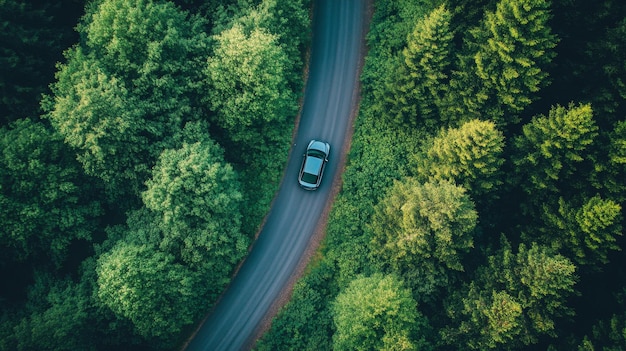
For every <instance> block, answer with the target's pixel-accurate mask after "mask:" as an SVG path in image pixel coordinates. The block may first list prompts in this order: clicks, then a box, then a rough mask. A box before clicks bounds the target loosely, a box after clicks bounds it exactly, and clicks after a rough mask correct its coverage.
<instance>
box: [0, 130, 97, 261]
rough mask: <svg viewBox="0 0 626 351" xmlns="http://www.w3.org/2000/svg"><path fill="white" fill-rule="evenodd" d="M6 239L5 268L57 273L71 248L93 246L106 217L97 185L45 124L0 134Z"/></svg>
mask: <svg viewBox="0 0 626 351" xmlns="http://www.w3.org/2000/svg"><path fill="white" fill-rule="evenodd" d="M0 150H1V151H0V189H1V190H2V192H1V193H0V223H2V229H0V238H1V241H0V242H1V245H2V252H3V255H2V260H1V264H2V266H3V267H7V266H8V265H10V264H11V263H12V262H24V261H30V262H33V263H34V264H35V265H40V264H45V263H46V262H52V263H53V264H54V266H56V267H57V268H58V267H60V266H61V265H62V264H63V262H64V261H65V260H66V258H67V254H68V249H69V246H70V245H71V244H72V243H74V242H76V241H78V240H85V241H89V240H91V239H92V234H93V232H94V231H95V230H96V225H97V219H98V217H99V215H100V214H101V212H102V210H101V208H100V203H99V202H98V201H97V200H95V198H94V197H95V196H96V195H97V194H98V192H97V190H98V188H97V182H94V184H93V185H89V184H88V182H89V178H87V177H85V176H84V175H83V174H82V173H81V168H80V165H79V164H78V163H77V162H76V161H75V160H73V158H72V154H71V151H70V150H69V148H67V147H66V145H64V144H63V141H62V138H61V137H60V136H59V135H58V134H57V133H55V132H54V131H51V130H50V129H49V128H47V127H46V126H45V125H44V124H42V123H40V122H33V121H32V120H30V119H24V120H18V121H15V122H14V123H12V124H11V125H10V126H9V127H8V128H6V127H5V128H1V129H0Z"/></svg>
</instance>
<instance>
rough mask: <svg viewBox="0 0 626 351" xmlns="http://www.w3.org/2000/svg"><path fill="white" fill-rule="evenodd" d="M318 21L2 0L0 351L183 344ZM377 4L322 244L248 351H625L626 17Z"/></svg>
mask: <svg viewBox="0 0 626 351" xmlns="http://www.w3.org/2000/svg"><path fill="white" fill-rule="evenodd" d="M310 5H311V4H310V1H308V0H214V1H200V0H177V1H175V2H171V1H156V0H92V1H87V2H84V1H79V0H62V1H60V2H54V3H49V4H46V2H41V4H34V3H32V4H30V3H24V2H20V1H17V0H0V21H1V22H0V23H1V24H2V29H3V31H2V33H1V34H0V36H2V40H1V41H0V49H1V50H2V54H1V55H0V60H2V63H3V64H2V65H0V72H2V73H1V74H0V88H1V89H2V90H1V96H2V100H1V101H0V113H1V114H2V119H0V124H1V125H0V143H1V145H0V152H1V154H0V189H1V191H0V223H1V224H2V229H1V230H0V249H1V250H2V255H1V256H0V274H1V277H0V278H1V279H2V281H3V282H4V284H2V287H1V288H0V305H1V319H0V326H1V328H0V349H2V350H109V349H116V350H124V349H129V350H140V349H146V350H147V349H176V348H177V347H178V346H179V345H180V344H181V343H182V342H183V341H184V339H185V338H186V337H187V336H188V335H189V334H190V333H191V332H192V330H193V328H194V326H195V325H196V323H197V322H198V321H199V320H200V319H202V317H203V316H204V314H205V313H206V311H207V310H208V309H209V308H210V302H211V301H214V300H215V299H216V297H217V296H218V294H219V293H220V291H221V290H222V289H223V287H224V286H225V285H226V284H227V283H228V280H229V277H230V275H231V273H232V270H233V269H234V267H235V266H236V265H237V263H238V262H239V261H240V260H241V259H242V258H243V257H244V256H245V254H246V252H247V249H248V247H249V244H250V243H251V241H252V240H253V238H254V234H255V233H256V231H257V229H258V225H259V223H260V222H261V221H262V218H263V216H264V214H265V213H266V212H267V210H268V208H269V205H270V202H271V199H272V196H273V194H274V192H275V191H276V189H277V187H278V183H279V182H280V177H281V176H282V171H283V168H284V161H285V159H286V157H287V154H288V150H289V146H290V141H291V140H290V136H291V132H292V130H293V126H294V125H293V124H294V123H293V122H294V118H295V116H296V114H297V110H298V101H299V98H300V94H301V91H302V80H303V79H302V78H303V65H304V61H305V59H306V56H305V55H306V49H307V46H308V40H309V35H310V33H309V27H310V16H309V15H310V13H309V10H310ZM373 6H374V9H373V10H374V12H373V18H372V20H371V27H370V31H369V34H368V37H367V41H368V47H369V51H368V53H367V57H366V60H365V66H364V68H363V74H362V78H361V83H362V100H361V105H360V111H359V115H358V117H357V120H356V125H355V134H354V138H353V141H352V148H351V150H350V154H349V161H348V165H347V167H346V170H345V173H344V175H343V188H342V191H341V193H340V194H339V196H338V198H337V199H336V201H335V204H334V206H333V210H332V213H331V218H330V220H329V224H328V228H327V235H326V239H325V241H324V243H323V245H322V248H321V249H320V251H319V254H318V256H317V257H316V259H315V261H314V262H313V263H311V265H310V267H309V269H308V271H307V274H306V275H305V276H304V277H303V278H302V279H301V280H300V281H299V282H298V283H297V284H296V286H295V288H294V291H293V295H292V299H291V301H290V303H289V304H288V305H287V306H285V307H284V308H283V309H282V311H281V312H280V313H279V315H278V316H277V318H276V319H275V320H274V322H273V324H272V327H271V329H270V330H269V332H268V333H267V334H266V335H264V337H263V338H262V340H261V341H260V342H259V343H258V345H257V346H256V348H257V349H258V350H370V349H371V350H378V349H386V350H391V349H394V350H468V349H469V350H484V349H495V350H580V351H583V350H584V351H591V350H596V351H599V350H602V351H616V350H626V271H624V267H626V253H624V251H623V250H622V248H623V247H624V244H625V242H624V241H625V240H626V239H625V238H624V236H623V227H624V224H625V223H624V218H625V214H626V210H625V209H624V204H625V203H626V202H625V201H626V118H625V116H626V85H625V84H626V83H625V82H626V4H624V3H623V1H621V0H604V1H584V0H553V1H545V0H499V1H497V0H475V1H468V0H447V1H446V0H394V1H383V0H378V1H374V2H373ZM235 43H236V44H237V45H234V44H235ZM57 62H58V63H57ZM270 62H271V63H272V64H268V63H270ZM270 149H271V150H273V153H274V154H277V155H282V157H280V156H279V157H277V158H276V159H273V160H272V159H267V158H258V157H254V156H255V155H258V154H259V153H262V152H264V151H265V150H270ZM267 162H272V163H267ZM252 176H254V182H252ZM259 177H260V179H262V181H259ZM259 184H263V185H264V187H263V188H259Z"/></svg>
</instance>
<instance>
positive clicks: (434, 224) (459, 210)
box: [370, 178, 478, 299]
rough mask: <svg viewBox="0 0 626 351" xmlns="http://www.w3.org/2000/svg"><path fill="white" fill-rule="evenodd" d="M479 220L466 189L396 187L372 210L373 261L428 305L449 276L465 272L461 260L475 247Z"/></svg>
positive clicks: (438, 184)
mask: <svg viewBox="0 0 626 351" xmlns="http://www.w3.org/2000/svg"><path fill="white" fill-rule="evenodd" d="M477 217H478V215H477V214H476V211H475V210H474V204H473V203H472V201H471V200H470V198H469V196H467V194H466V193H465V189H463V188H461V187H459V186H456V185H454V184H453V183H450V182H448V181H439V182H436V183H425V184H419V183H417V181H415V180H414V179H411V178H409V179H407V180H405V181H404V182H397V183H396V184H395V185H394V186H393V187H392V189H391V190H390V191H389V193H388V195H387V196H386V197H385V198H384V199H383V200H382V201H381V202H380V203H379V204H377V205H376V207H375V208H374V214H373V215H372V219H371V221H370V229H371V230H372V232H373V238H372V244H371V247H372V252H373V255H374V256H375V257H376V258H377V259H378V260H379V261H380V262H381V263H382V265H383V266H384V267H388V269H390V270H391V271H393V272H397V273H399V274H400V275H401V276H402V277H404V278H405V280H406V281H407V283H408V285H409V286H410V287H411V288H412V289H413V291H414V292H415V293H416V294H417V296H419V298H420V299H428V298H429V297H430V296H432V295H433V293H434V292H435V291H436V290H437V289H438V288H441V287H443V286H445V285H446V284H447V283H448V276H449V275H450V272H451V271H463V265H462V264H461V258H462V256H461V255H462V254H463V253H465V252H468V251H469V249H470V248H472V246H473V237H472V233H473V229H474V227H475V226H476V222H477Z"/></svg>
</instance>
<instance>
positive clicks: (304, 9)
mask: <svg viewBox="0 0 626 351" xmlns="http://www.w3.org/2000/svg"><path fill="white" fill-rule="evenodd" d="M309 11H310V0H288V1H278V0H263V1H261V2H260V4H259V5H258V6H257V7H255V8H254V9H253V10H252V11H250V13H248V14H247V15H246V16H243V17H241V18H239V19H237V20H236V23H240V24H241V25H243V27H244V31H253V30H254V29H255V28H259V29H261V28H262V29H264V30H266V31H267V33H270V34H272V35H274V36H276V42H277V44H278V45H279V46H280V47H281V49H282V51H283V52H284V53H285V55H286V56H287V60H286V61H285V62H284V63H285V66H284V71H285V77H286V78H287V80H288V82H289V87H290V90H291V91H293V92H298V91H300V90H301V87H302V79H301V77H302V68H303V59H304V54H305V52H306V49H307V48H306V46H307V43H308V42H309V40H310V35H311V23H310V22H311V19H310V15H309Z"/></svg>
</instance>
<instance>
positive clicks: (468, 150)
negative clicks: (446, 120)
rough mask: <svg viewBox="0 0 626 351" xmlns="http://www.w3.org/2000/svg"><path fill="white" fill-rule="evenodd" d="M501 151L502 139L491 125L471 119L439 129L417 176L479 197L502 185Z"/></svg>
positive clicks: (428, 146)
mask: <svg viewBox="0 0 626 351" xmlns="http://www.w3.org/2000/svg"><path fill="white" fill-rule="evenodd" d="M503 148H504V136H503V135H502V133H501V132H500V131H499V130H498V129H497V128H496V125H495V124H494V123H493V122H490V121H480V120H471V121H468V122H466V123H464V124H463V125H462V126H461V127H459V128H450V129H447V130H442V131H441V132H440V133H439V134H438V135H437V136H436V137H435V138H434V139H433V140H432V142H430V143H427V144H426V150H425V151H424V155H421V156H420V162H419V164H418V169H417V173H418V175H420V176H421V177H422V178H425V179H431V180H450V181H454V182H456V184H459V185H462V186H463V187H464V188H465V189H467V190H468V191H469V193H470V194H472V195H473V196H474V198H475V199H476V198H480V197H482V196H483V195H485V194H488V193H493V192H494V191H495V190H496V189H497V187H498V186H499V185H500V184H502V179H501V178H502V171H501V170H500V167H501V166H502V164H503V163H504V158H503V157H502V151H503Z"/></svg>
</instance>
